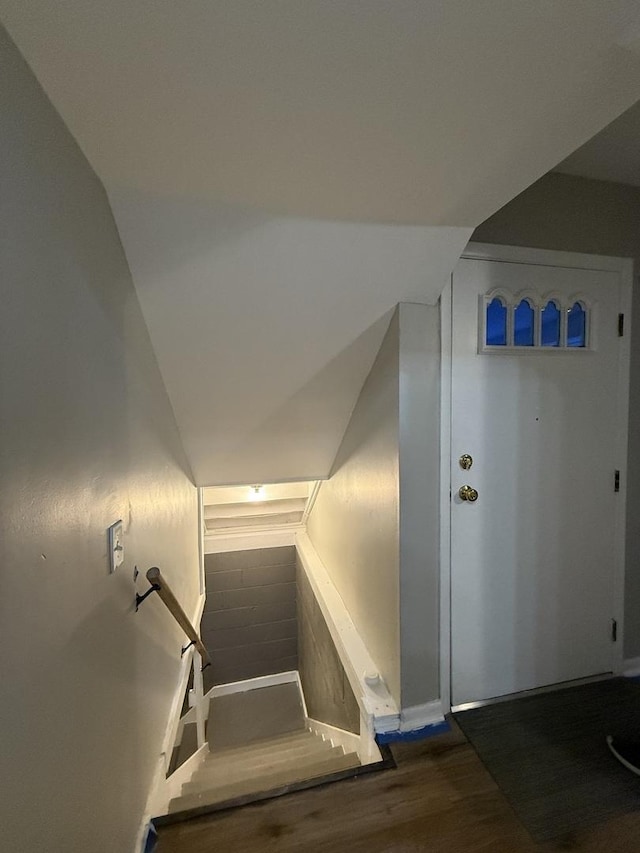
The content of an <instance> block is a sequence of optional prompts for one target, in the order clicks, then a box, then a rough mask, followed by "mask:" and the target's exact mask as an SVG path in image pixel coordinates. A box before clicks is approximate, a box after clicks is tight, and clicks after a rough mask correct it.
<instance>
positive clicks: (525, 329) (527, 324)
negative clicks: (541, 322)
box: [513, 299, 534, 347]
mask: <svg viewBox="0 0 640 853" xmlns="http://www.w3.org/2000/svg"><path fill="white" fill-rule="evenodd" d="M533 317H534V312H533V308H532V306H531V305H529V303H528V302H527V300H526V299H523V300H522V302H521V303H520V304H519V305H518V306H517V307H516V309H515V311H514V312H513V321H514V322H513V342H514V344H515V345H516V346H517V347H532V346H533Z"/></svg>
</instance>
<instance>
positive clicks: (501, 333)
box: [486, 296, 507, 347]
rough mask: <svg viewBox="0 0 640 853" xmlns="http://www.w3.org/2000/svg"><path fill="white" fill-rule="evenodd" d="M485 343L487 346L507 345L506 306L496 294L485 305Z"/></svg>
mask: <svg viewBox="0 0 640 853" xmlns="http://www.w3.org/2000/svg"><path fill="white" fill-rule="evenodd" d="M486 345H487V346H488V347H504V346H506V345H507V306H506V305H505V304H504V303H503V302H502V300H501V299H498V297H497V296H496V297H495V299H492V300H491V302H490V303H489V304H488V305H487V332H486Z"/></svg>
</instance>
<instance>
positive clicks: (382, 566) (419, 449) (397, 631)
mask: <svg viewBox="0 0 640 853" xmlns="http://www.w3.org/2000/svg"><path fill="white" fill-rule="evenodd" d="M439 324H440V312H439V308H438V306H429V305H415V304H407V303H403V304H400V305H399V306H398V308H397V310H396V312H395V314H394V316H393V319H392V321H391V324H390V326H389V330H388V332H387V335H386V337H385V339H384V342H383V344H382V347H381V349H380V352H379V353H378V357H377V359H376V361H375V364H374V366H373V368H372V370H371V373H370V374H369V377H368V379H367V381H366V382H365V385H364V387H363V389H362V393H361V394H360V397H359V399H358V403H357V405H356V408H355V410H354V412H353V415H352V417H351V421H350V423H349V426H348V428H347V431H346V433H345V436H344V439H343V442H342V444H341V446H340V450H339V451H338V455H337V456H336V460H335V463H334V466H333V470H332V474H331V477H330V479H329V480H328V481H326V482H325V483H323V484H322V486H321V487H320V491H319V494H318V498H317V500H316V503H315V505H314V508H313V510H312V512H311V515H310V517H309V522H308V534H309V538H310V539H311V541H312V542H313V544H314V546H315V548H316V551H317V552H318V556H319V557H320V559H321V560H322V562H323V563H324V565H325V567H326V568H327V571H328V572H329V574H330V576H331V578H332V580H333V582H334V583H335V585H336V587H337V589H338V592H339V593H340V595H341V596H342V599H343V600H344V603H345V605H346V606H347V609H348V610H349V612H350V614H351V617H352V619H353V621H354V623H355V625H356V627H357V629H358V631H359V632H360V634H361V636H362V638H363V640H364V641H365V643H366V645H367V647H368V649H369V652H370V654H371V656H372V657H373V659H374V660H375V661H376V663H377V665H378V667H379V669H380V672H381V673H382V674H383V676H384V678H385V681H386V682H387V685H388V687H389V690H390V691H391V693H392V695H393V697H394V699H395V700H396V702H397V703H398V706H399V707H402V708H403V709H407V708H409V707H413V706H416V705H422V704H425V703H426V702H428V701H430V700H434V699H437V698H439V675H438V672H439V660H438V631H439V597H438V596H439V593H438V590H439V516H440V514H439V501H440V493H439V468H440V450H439V434H440V406H439V401H440V334H439Z"/></svg>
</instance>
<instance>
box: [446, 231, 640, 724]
mask: <svg viewBox="0 0 640 853" xmlns="http://www.w3.org/2000/svg"><path fill="white" fill-rule="evenodd" d="M460 259H461V260H462V259H470V260H480V261H492V262H495V263H507V264H508V263H512V264H514V263H515V264H529V265H536V266H552V267H568V268H570V269H589V270H603V271H606V272H617V273H619V274H620V284H621V307H620V311H621V312H622V313H623V314H624V315H625V334H624V335H623V337H622V338H621V340H620V360H619V363H618V388H617V401H618V405H617V413H616V414H617V427H618V428H617V437H616V457H617V459H618V464H619V468H620V494H619V498H620V499H619V500H618V501H617V505H616V513H615V528H614V535H615V545H614V555H613V557H614V567H613V618H614V619H615V620H616V622H617V628H618V633H617V642H616V643H615V645H614V648H613V658H612V670H613V673H614V674H615V675H619V674H621V673H622V670H623V661H624V579H625V534H626V508H627V476H626V474H627V446H628V436H629V379H630V357H631V295H632V286H633V260H631V259H630V258H614V257H607V256H603V255H587V254H582V253H577V252H560V251H555V250H550V249H529V248H526V247H522V246H500V245H493V244H491V243H473V242H472V243H469V244H468V245H467V247H466V248H465V250H464V252H463V253H462V255H461V258H460ZM452 294H453V273H452V274H451V275H450V277H449V281H448V283H447V286H446V287H445V289H444V291H443V292H442V295H441V297H440V342H441V356H440V368H441V381H440V697H441V701H442V709H443V713H445V714H447V713H449V712H450V711H451V404H452V369H451V368H452V364H451V360H452V349H451V348H452V332H453V310H452V309H453V305H452Z"/></svg>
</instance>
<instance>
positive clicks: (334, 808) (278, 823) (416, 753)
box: [158, 730, 640, 853]
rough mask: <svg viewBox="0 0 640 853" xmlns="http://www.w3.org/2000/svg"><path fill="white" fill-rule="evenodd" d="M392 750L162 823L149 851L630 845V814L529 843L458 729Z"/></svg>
mask: <svg viewBox="0 0 640 853" xmlns="http://www.w3.org/2000/svg"><path fill="white" fill-rule="evenodd" d="M393 752H394V756H395V758H396V761H397V763H398V768H397V770H388V771H386V772H382V773H375V774H371V775H370V776H364V777H361V778H359V779H348V780H345V781H343V782H337V783H335V784H333V785H328V786H325V787H324V788H316V789H312V790H309V791H301V792H299V793H294V794H289V795H287V796H284V797H280V798H278V799H275V800H269V801H267V802H264V803H259V804H256V805H252V806H246V807H245V808H242V809H237V810H235V811H229V812H225V813H221V814H218V815H215V816H211V817H208V818H200V819H199V820H197V821H191V822H189V823H184V824H176V825H174V826H169V827H166V828H164V829H162V830H161V831H160V842H159V847H158V853H227V851H229V853H241V852H242V851H251V853H276V851H277V853H293V851H296V853H302V851H304V853H423V851H429V853H466V851H486V853H529V851H566V850H576V851H589V853H605V851H606V853H632V851H640V813H634V814H630V815H624V816H622V817H620V818H616V819H614V820H610V821H608V822H607V823H605V824H602V825H600V826H598V827H595V828H593V829H590V830H588V831H584V832H581V833H579V834H576V835H574V836H571V837H569V838H563V839H558V840H557V841H555V842H553V843H547V844H542V845H540V844H534V842H533V841H532V840H531V838H530V837H529V835H528V833H527V832H526V830H525V829H524V827H523V826H522V825H521V824H520V823H519V821H518V819H517V818H516V816H515V814H514V813H513V812H512V811H511V808H510V806H509V804H508V803H507V801H506V800H505V799H504V797H503V796H502V794H501V793H500V791H499V789H498V788H497V786H496V785H495V783H494V782H493V780H492V779H491V777H490V776H489V774H488V773H487V772H486V770H485V769H484V767H483V765H482V764H481V763H480V761H479V759H478V758H477V756H476V754H475V752H474V751H473V749H472V748H471V746H470V745H469V744H468V743H467V741H466V740H465V738H464V736H463V735H462V734H461V732H460V731H459V730H455V731H453V732H451V733H450V734H447V735H444V736H441V737H438V738H433V739H430V740H426V741H419V742H414V743H410V744H397V745H395V746H394V747H393Z"/></svg>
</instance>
